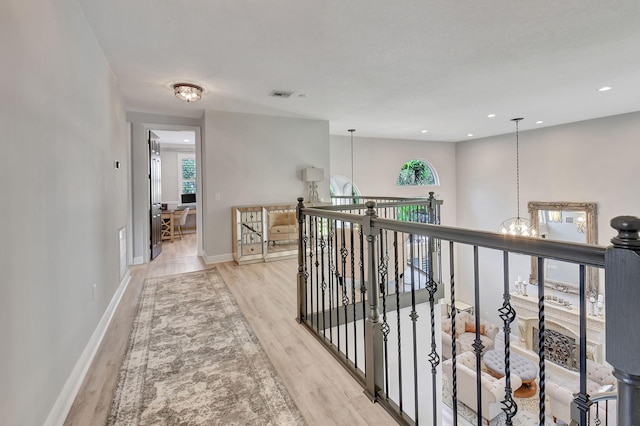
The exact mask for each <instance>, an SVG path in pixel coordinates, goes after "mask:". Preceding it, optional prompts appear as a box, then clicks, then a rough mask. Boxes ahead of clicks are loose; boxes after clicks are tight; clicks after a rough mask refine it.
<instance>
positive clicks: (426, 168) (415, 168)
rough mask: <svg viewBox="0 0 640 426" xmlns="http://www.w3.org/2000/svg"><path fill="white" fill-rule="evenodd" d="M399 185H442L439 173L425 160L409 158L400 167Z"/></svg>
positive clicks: (397, 183)
mask: <svg viewBox="0 0 640 426" xmlns="http://www.w3.org/2000/svg"><path fill="white" fill-rule="evenodd" d="M396 185H398V186H423V185H440V179H438V173H437V172H436V169H434V168H433V166H432V165H431V164H429V163H428V162H426V161H424V160H409V161H407V162H406V163H404V165H403V166H402V168H401V169H400V174H399V175H398V181H397V182H396Z"/></svg>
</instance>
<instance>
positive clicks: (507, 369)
mask: <svg viewBox="0 0 640 426" xmlns="http://www.w3.org/2000/svg"><path fill="white" fill-rule="evenodd" d="M502 264H503V268H504V270H503V276H504V285H503V295H502V298H503V302H502V307H501V308H500V309H498V312H500V318H501V319H502V321H503V322H504V376H505V389H504V393H505V398H504V401H502V411H504V413H505V415H506V416H507V419H506V425H507V426H511V425H512V424H513V420H512V419H513V416H515V415H516V413H517V412H518V405H517V404H516V403H515V401H514V399H513V396H512V389H511V343H510V336H511V323H512V322H513V320H514V319H515V318H516V312H515V310H514V309H513V307H512V306H511V302H510V299H511V296H510V295H509V252H507V251H505V252H503V259H502Z"/></svg>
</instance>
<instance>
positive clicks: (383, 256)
mask: <svg viewBox="0 0 640 426" xmlns="http://www.w3.org/2000/svg"><path fill="white" fill-rule="evenodd" d="M386 236H387V234H386V232H384V231H383V230H380V237H379V240H380V265H379V266H378V275H380V297H381V298H382V325H381V326H380V331H382V339H383V350H384V371H385V374H384V376H385V380H384V382H385V383H384V392H385V395H386V398H389V352H388V348H387V346H388V345H387V343H388V336H389V332H390V331H391V328H390V327H389V323H388V322H387V273H388V263H389V255H388V253H387V251H386V250H387V248H386V244H385V243H386V242H387V239H386V238H385V237H386Z"/></svg>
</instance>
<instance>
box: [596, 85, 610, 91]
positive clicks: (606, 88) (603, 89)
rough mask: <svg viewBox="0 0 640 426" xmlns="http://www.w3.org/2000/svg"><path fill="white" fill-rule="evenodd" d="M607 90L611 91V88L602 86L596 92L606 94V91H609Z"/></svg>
mask: <svg viewBox="0 0 640 426" xmlns="http://www.w3.org/2000/svg"><path fill="white" fill-rule="evenodd" d="M609 90H611V87H609V86H603V87H601V88H599V89H598V92H607V91H609Z"/></svg>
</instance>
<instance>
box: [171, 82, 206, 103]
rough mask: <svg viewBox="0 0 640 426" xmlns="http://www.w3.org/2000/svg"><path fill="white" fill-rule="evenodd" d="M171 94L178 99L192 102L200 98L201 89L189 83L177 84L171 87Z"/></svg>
mask: <svg viewBox="0 0 640 426" xmlns="http://www.w3.org/2000/svg"><path fill="white" fill-rule="evenodd" d="M173 93H175V95H176V98H178V99H182V100H183V101H187V102H193V101H197V100H199V99H200V98H202V87H200V86H196V85H195V84H189V83H177V84H174V85H173Z"/></svg>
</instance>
